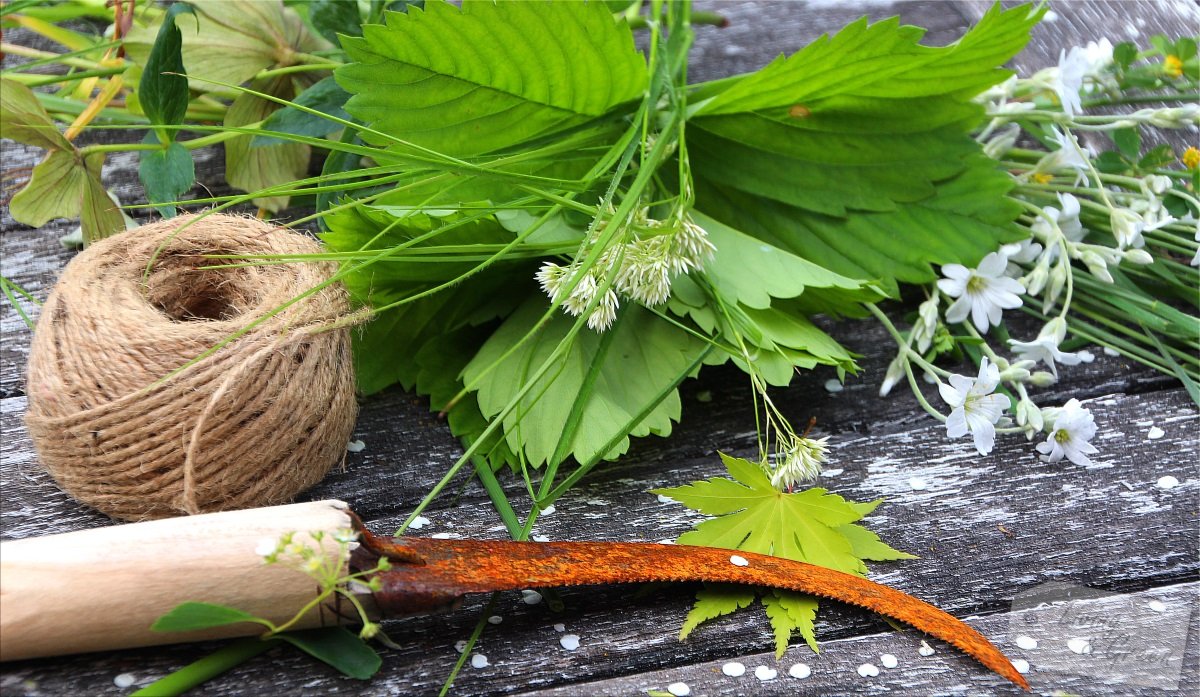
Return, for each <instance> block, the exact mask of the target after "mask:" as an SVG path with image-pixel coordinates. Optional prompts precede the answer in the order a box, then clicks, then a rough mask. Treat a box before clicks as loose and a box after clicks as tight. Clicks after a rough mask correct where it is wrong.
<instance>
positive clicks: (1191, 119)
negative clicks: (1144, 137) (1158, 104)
mask: <svg viewBox="0 0 1200 697" xmlns="http://www.w3.org/2000/svg"><path fill="white" fill-rule="evenodd" d="M1133 115H1134V116H1142V117H1143V118H1145V119H1146V120H1147V121H1149V122H1150V123H1151V125H1154V126H1158V127H1159V128H1183V127H1185V126H1191V125H1194V124H1200V105H1197V104H1186V105H1184V106H1181V107H1173V108H1170V109H1142V110H1141V111H1138V112H1136V113H1135V114H1133Z"/></svg>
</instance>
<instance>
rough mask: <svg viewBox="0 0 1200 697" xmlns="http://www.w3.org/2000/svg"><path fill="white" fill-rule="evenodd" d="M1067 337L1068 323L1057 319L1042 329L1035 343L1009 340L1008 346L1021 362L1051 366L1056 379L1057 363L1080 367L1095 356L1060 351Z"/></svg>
mask: <svg viewBox="0 0 1200 697" xmlns="http://www.w3.org/2000/svg"><path fill="white" fill-rule="evenodd" d="M1066 337H1067V321H1066V320H1064V319H1063V318H1062V317H1055V318H1054V319H1052V320H1050V321H1049V322H1047V323H1046V326H1044V327H1042V330H1041V331H1040V332H1038V335H1037V338H1036V339H1034V340H1033V341H1016V340H1013V339H1009V341H1008V344H1009V346H1012V348H1013V350H1014V351H1016V352H1017V356H1018V357H1020V358H1021V360H1026V361H1042V362H1043V363H1045V364H1046V365H1048V366H1050V372H1051V373H1053V374H1054V377H1056V378H1057V377H1058V368H1057V366H1056V364H1057V363H1061V364H1063V365H1079V364H1080V363H1090V362H1091V361H1092V359H1093V358H1094V356H1092V354H1090V353H1088V352H1087V351H1079V352H1077V353H1068V352H1065V351H1059V350H1058V345H1059V344H1061V343H1062V340H1063V339H1065V338H1066Z"/></svg>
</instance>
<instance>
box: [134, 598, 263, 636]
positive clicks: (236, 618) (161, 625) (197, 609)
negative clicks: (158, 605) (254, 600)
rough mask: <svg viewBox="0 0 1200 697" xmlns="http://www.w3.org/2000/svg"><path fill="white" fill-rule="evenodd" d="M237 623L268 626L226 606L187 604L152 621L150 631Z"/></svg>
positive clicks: (189, 629) (191, 628) (182, 629)
mask: <svg viewBox="0 0 1200 697" xmlns="http://www.w3.org/2000/svg"><path fill="white" fill-rule="evenodd" d="M239 622H255V623H257V624H261V625H263V626H265V627H267V628H270V624H268V623H267V622H266V620H263V619H261V618H258V617H255V616H254V615H251V614H250V613H248V612H246V611H244V610H239V609H237V608H236V607H229V606H228V605H217V604H215V603H196V602H188V603H181V604H179V605H176V606H175V607H174V608H173V609H172V610H170V611H169V612H167V613H166V614H165V615H163V616H162V617H159V618H158V619H157V620H155V621H154V624H152V625H150V629H152V630H154V631H156V632H191V631H195V630H197V629H209V628H211V627H223V626H225V625H228V624H238V623H239Z"/></svg>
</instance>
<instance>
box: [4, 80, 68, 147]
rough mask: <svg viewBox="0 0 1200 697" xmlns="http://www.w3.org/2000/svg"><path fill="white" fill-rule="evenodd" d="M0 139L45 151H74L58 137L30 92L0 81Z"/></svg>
mask: <svg viewBox="0 0 1200 697" xmlns="http://www.w3.org/2000/svg"><path fill="white" fill-rule="evenodd" d="M0 138H7V139H9V140H15V141H17V142H18V143H25V144H26V145H33V146H35V147H39V148H44V149H46V150H65V151H68V152H69V151H71V150H74V149H75V148H74V146H72V145H71V141H69V140H67V139H66V137H64V136H63V134H62V133H59V131H58V126H56V125H55V124H54V120H53V119H51V118H50V115H49V114H48V113H46V110H45V109H44V108H43V107H42V105H41V102H39V101H38V99H37V95H36V94H34V92H33V90H31V89H29V88H28V87H26V86H25V85H22V84H21V83H19V82H16V81H14V80H9V79H4V78H0Z"/></svg>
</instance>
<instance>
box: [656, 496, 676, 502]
mask: <svg viewBox="0 0 1200 697" xmlns="http://www.w3.org/2000/svg"><path fill="white" fill-rule="evenodd" d="M658 502H659V503H675V499H673V498H671V497H670V496H663V495H662V494H659V495H658Z"/></svg>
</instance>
